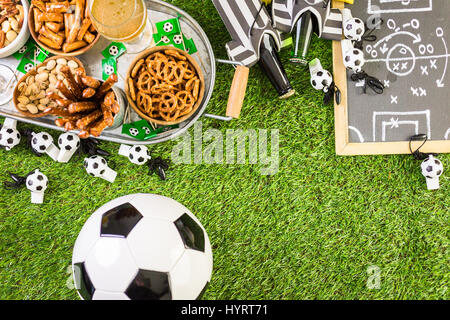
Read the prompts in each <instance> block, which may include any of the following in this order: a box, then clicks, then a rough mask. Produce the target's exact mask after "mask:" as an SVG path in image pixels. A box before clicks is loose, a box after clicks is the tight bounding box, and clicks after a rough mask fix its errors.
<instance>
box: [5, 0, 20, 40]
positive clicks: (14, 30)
mask: <svg viewBox="0 0 450 320" xmlns="http://www.w3.org/2000/svg"><path fill="white" fill-rule="evenodd" d="M23 22H24V8H23V6H22V4H21V2H20V1H19V0H0V25H1V30H0V49H1V48H4V47H7V46H8V45H10V44H11V43H12V42H13V41H14V40H15V39H16V38H17V36H18V35H19V33H20V30H21V29H22V26H23Z"/></svg>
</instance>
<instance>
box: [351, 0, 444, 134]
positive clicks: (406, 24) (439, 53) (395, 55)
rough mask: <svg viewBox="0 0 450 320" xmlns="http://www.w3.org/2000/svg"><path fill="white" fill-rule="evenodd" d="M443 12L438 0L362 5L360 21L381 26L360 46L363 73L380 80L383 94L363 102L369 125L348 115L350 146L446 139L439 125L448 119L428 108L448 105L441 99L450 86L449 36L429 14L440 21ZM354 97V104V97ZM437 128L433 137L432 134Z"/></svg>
mask: <svg viewBox="0 0 450 320" xmlns="http://www.w3.org/2000/svg"><path fill="white" fill-rule="evenodd" d="M433 5H434V6H433ZM446 6H447V3H446V2H445V1H444V0H440V1H439V0H407V1H405V0H368V1H367V7H364V8H361V7H359V10H361V9H364V10H365V12H364V11H363V13H362V15H363V16H364V15H365V14H366V13H367V14H368V15H369V17H370V19H373V18H374V17H377V18H382V19H383V20H384V24H383V27H382V28H381V29H380V30H379V31H378V39H377V40H376V41H374V42H365V43H364V48H363V50H364V53H365V55H366V64H367V66H368V68H371V69H372V70H376V71H375V72H378V76H382V81H383V82H384V84H385V87H386V93H385V94H384V95H383V96H381V97H371V96H370V97H368V100H367V101H368V103H367V106H366V107H365V108H366V109H365V110H366V111H365V112H367V115H368V116H369V115H370V114H373V117H372V123H371V124H370V123H369V122H368V121H367V120H368V119H367V120H364V119H361V116H358V114H357V113H356V110H355V109H354V110H355V111H354V112H349V122H348V129H349V136H350V137H351V141H353V142H365V141H366V142H367V141H373V142H389V141H399V139H405V140H406V139H407V137H408V136H411V135H413V134H419V133H426V134H427V135H428V138H429V139H431V138H432V137H433V138H434V139H435V140H443V139H445V140H448V139H450V128H449V129H448V130H447V131H445V130H446V129H442V121H444V122H446V121H447V119H448V114H442V109H441V110H439V113H438V112H437V111H436V109H433V107H432V106H433V105H436V106H437V107H440V106H439V104H438V103H441V105H442V104H444V105H446V104H448V99H444V98H443V97H445V95H446V92H447V91H446V87H447V86H448V85H449V82H450V79H449V77H448V75H447V71H449V61H448V60H449V57H450V53H449V51H448V50H449V49H448V44H447V41H448V35H449V34H450V33H449V30H448V25H447V24H446V22H445V19H436V18H435V16H432V15H431V13H430V11H433V9H435V10H436V11H435V12H436V13H438V14H441V13H442V15H441V17H446V14H445V12H443V9H445V10H446V9H448V8H447V7H446ZM357 12H359V14H361V11H357ZM430 16H432V17H434V19H433V18H431V19H430ZM438 17H440V16H438ZM370 19H369V20H370ZM369 20H368V21H369ZM375 75H377V74H375ZM384 78H385V79H384ZM354 97H355V98H353V99H356V101H359V100H358V99H359V98H358V96H354ZM350 99H352V97H351V95H349V101H351V100H350ZM428 99H433V100H428ZM423 106H427V108H425V109H423V108H422V107H423ZM448 109H450V107H449V108H448ZM409 110H419V111H409ZM433 111H436V112H435V113H434V114H433ZM449 114H450V113H449ZM369 117H370V116H369ZM355 119H359V120H357V121H355ZM449 122H450V121H449ZM437 124H439V128H438V129H437V131H438V132H435V133H434V134H432V131H433V127H434V129H435V130H436V126H437ZM444 125H445V124H444ZM448 126H450V123H449V124H448ZM370 127H371V128H370ZM370 129H371V131H372V137H370V133H369V132H370V131H368V130H370Z"/></svg>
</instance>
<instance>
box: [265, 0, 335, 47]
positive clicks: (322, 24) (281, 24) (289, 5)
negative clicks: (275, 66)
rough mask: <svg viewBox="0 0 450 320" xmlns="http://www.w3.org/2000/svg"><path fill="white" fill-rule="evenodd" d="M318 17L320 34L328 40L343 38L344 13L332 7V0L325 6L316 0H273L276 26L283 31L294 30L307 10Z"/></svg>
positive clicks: (273, 15) (273, 17)
mask: <svg viewBox="0 0 450 320" xmlns="http://www.w3.org/2000/svg"><path fill="white" fill-rule="evenodd" d="M308 10H309V11H311V13H312V14H313V15H314V16H315V17H316V18H317V22H318V36H319V37H320V38H323V39H328V40H341V39H342V13H341V11H340V10H339V9H332V8H331V1H329V3H328V5H327V6H326V7H324V5H323V1H316V0H273V2H272V19H273V22H274V27H275V28H277V29H278V30H280V31H282V32H288V33H290V32H292V30H293V29H294V26H295V24H296V23H297V21H298V19H300V16H301V15H302V14H303V13H305V12H306V11H308Z"/></svg>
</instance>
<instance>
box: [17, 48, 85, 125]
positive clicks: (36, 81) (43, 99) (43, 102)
mask: <svg viewBox="0 0 450 320" xmlns="http://www.w3.org/2000/svg"><path fill="white" fill-rule="evenodd" d="M64 66H68V67H69V68H70V70H71V71H72V73H75V69H77V68H79V67H83V64H82V63H81V61H80V60H78V59H77V58H75V57H63V56H54V57H51V58H48V59H47V60H45V61H44V62H43V63H42V64H39V65H37V66H35V67H34V68H33V69H31V70H30V71H29V72H28V73H27V74H26V75H25V76H23V77H22V79H20V81H19V82H18V83H17V85H16V88H15V89H14V94H13V102H14V106H15V107H16V109H17V111H19V112H20V113H21V114H23V115H24V116H26V117H29V118H39V117H43V116H46V115H48V114H49V113H48V112H45V110H46V109H48V108H49V107H54V106H56V102H55V101H54V100H52V99H50V98H49V97H48V95H51V94H52V93H57V94H59V93H60V92H59V90H58V89H57V88H56V84H57V82H58V81H59V80H61V81H63V82H64V81H67V80H66V79H65V77H64V75H63V74H62V72H61V68H62V67H64Z"/></svg>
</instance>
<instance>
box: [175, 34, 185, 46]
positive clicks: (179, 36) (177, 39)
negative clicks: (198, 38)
mask: <svg viewBox="0 0 450 320" xmlns="http://www.w3.org/2000/svg"><path fill="white" fill-rule="evenodd" d="M173 42H175V44H181V43H182V42H183V37H182V36H181V35H179V34H177V35H176V36H174V37H173Z"/></svg>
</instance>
